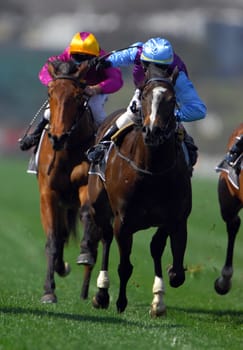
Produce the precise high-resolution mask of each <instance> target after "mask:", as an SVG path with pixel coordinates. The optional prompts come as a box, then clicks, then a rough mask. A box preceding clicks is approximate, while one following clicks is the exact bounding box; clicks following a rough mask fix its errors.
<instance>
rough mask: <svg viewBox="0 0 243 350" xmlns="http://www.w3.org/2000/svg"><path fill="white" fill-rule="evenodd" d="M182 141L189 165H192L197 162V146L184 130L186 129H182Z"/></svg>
mask: <svg viewBox="0 0 243 350" xmlns="http://www.w3.org/2000/svg"><path fill="white" fill-rule="evenodd" d="M184 143H185V145H186V148H187V151H188V156H189V161H190V165H191V166H192V167H193V166H194V165H195V164H196V162H197V158H198V147H197V146H196V145H195V142H194V140H193V138H192V137H191V136H190V135H189V134H188V133H187V132H186V130H185V131H184Z"/></svg>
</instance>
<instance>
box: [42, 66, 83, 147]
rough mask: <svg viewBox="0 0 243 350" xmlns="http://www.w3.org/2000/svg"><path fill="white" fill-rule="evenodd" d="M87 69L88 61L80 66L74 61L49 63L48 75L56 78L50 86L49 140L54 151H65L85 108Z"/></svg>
mask: <svg viewBox="0 0 243 350" xmlns="http://www.w3.org/2000/svg"><path fill="white" fill-rule="evenodd" d="M88 70H89V64H88V61H85V62H83V63H82V64H80V65H79V66H77V65H76V64H74V62H73V61H68V62H62V61H53V62H49V63H48V72H49V73H50V75H51V77H52V78H53V79H52V81H51V82H50V83H49V85H48V96H49V104H50V112H51V113H50V114H51V116H50V126H49V132H48V137H49V139H50V142H51V144H52V147H53V149H54V150H55V151H59V150H62V149H64V148H65V146H66V145H67V142H68V140H69V138H70V135H71V134H72V133H73V131H74V130H75V129H76V128H77V125H78V123H79V121H80V118H81V116H82V111H84V110H85V109H86V105H87V99H86V98H85V97H84V96H83V92H84V88H85V87H86V83H85V80H84V78H85V75H86V73H87V71H88Z"/></svg>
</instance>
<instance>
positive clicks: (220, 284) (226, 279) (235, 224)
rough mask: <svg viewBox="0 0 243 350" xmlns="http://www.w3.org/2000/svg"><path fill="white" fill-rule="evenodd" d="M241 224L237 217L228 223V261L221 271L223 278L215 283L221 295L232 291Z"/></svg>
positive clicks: (216, 289)
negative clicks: (236, 240) (234, 263)
mask: <svg viewBox="0 0 243 350" xmlns="http://www.w3.org/2000/svg"><path fill="white" fill-rule="evenodd" d="M240 223H241V220H240V218H239V216H235V218H234V219H233V220H231V221H229V222H227V234H228V245H227V253H226V260H225V264H224V266H223V268H222V271H221V276H220V277H219V278H217V279H216V281H215V283H214V288H215V291H216V292H217V293H218V294H221V295H224V294H227V293H228V292H229V291H230V289H231V279H232V276H233V253H234V244H235V238H236V235H237V232H238V230H239V227H240Z"/></svg>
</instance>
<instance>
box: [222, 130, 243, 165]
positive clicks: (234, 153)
mask: <svg viewBox="0 0 243 350" xmlns="http://www.w3.org/2000/svg"><path fill="white" fill-rule="evenodd" d="M242 152H243V135H240V136H237V137H236V142H235V143H234V144H233V146H232V147H231V148H230V149H229V152H228V153H227V154H226V156H225V161H226V162H227V164H228V165H230V166H234V165H235V162H236V160H237V159H238V158H239V156H240V155H241V153H242Z"/></svg>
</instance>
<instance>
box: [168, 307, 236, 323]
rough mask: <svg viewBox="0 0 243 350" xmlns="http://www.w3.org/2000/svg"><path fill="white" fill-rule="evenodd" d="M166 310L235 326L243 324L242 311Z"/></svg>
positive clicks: (180, 308) (174, 308) (178, 308)
mask: <svg viewBox="0 0 243 350" xmlns="http://www.w3.org/2000/svg"><path fill="white" fill-rule="evenodd" d="M167 309H168V310H172V311H173V312H183V313H185V314H187V315H190V314H191V315H197V316H201V317H202V316H207V317H213V318H214V320H215V319H216V320H217V321H218V322H220V321H222V322H225V321H229V322H233V323H235V324H243V311H241V310H239V311H237V310H207V309H201V308H182V307H168V308H167Z"/></svg>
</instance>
